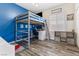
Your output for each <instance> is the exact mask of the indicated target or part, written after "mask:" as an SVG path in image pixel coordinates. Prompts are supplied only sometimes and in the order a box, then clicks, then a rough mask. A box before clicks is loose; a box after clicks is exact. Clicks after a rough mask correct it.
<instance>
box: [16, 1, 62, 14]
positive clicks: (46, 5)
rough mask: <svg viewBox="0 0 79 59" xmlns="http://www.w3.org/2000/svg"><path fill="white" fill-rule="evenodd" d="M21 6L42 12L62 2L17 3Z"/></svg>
mask: <svg viewBox="0 0 79 59" xmlns="http://www.w3.org/2000/svg"><path fill="white" fill-rule="evenodd" d="M17 4H18V5H19V6H21V7H23V8H26V9H28V10H30V11H32V12H34V13H39V12H42V11H44V10H46V9H49V8H51V7H54V6H57V5H60V4H61V3H17Z"/></svg>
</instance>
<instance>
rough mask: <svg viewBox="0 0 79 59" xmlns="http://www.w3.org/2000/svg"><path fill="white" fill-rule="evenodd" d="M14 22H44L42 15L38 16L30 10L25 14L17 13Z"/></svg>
mask: <svg viewBox="0 0 79 59" xmlns="http://www.w3.org/2000/svg"><path fill="white" fill-rule="evenodd" d="M16 19H17V20H16V22H23V23H26V22H27V23H28V20H29V21H30V23H31V24H44V23H45V19H44V18H43V17H40V16H38V15H36V14H34V13H32V12H30V11H28V12H27V13H25V14H22V15H19V16H17V17H16Z"/></svg>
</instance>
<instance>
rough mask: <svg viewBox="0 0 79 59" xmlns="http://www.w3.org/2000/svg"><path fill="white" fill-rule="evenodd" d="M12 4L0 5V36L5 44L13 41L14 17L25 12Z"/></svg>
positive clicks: (25, 10)
mask: <svg viewBox="0 0 79 59" xmlns="http://www.w3.org/2000/svg"><path fill="white" fill-rule="evenodd" d="M27 11H28V10H27V9H24V8H22V7H20V6H18V5H16V4H14V3H0V36H1V37H3V38H4V39H5V40H6V41H7V42H12V41H14V40H15V19H14V18H15V17H16V16H17V15H19V14H23V13H25V12H27Z"/></svg>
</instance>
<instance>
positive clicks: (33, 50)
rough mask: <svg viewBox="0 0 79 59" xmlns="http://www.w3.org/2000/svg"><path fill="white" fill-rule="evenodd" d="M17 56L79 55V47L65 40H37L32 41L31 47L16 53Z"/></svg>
mask: <svg viewBox="0 0 79 59" xmlns="http://www.w3.org/2000/svg"><path fill="white" fill-rule="evenodd" d="M16 56H79V48H77V47H75V46H72V45H69V44H66V43H64V42H55V41H52V40H45V41H39V40H36V41H34V42H32V43H31V46H30V49H24V50H23V51H20V52H18V53H16Z"/></svg>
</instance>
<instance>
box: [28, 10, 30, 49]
mask: <svg viewBox="0 0 79 59" xmlns="http://www.w3.org/2000/svg"><path fill="white" fill-rule="evenodd" d="M28 48H30V11H28Z"/></svg>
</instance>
